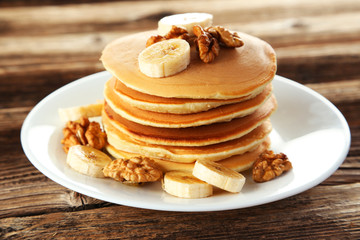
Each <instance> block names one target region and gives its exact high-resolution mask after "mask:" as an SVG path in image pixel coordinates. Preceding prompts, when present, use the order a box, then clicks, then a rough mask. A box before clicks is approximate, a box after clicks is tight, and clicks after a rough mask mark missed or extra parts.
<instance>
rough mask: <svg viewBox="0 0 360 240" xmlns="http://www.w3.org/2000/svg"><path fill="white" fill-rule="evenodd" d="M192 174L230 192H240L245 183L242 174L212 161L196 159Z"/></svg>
mask: <svg viewBox="0 0 360 240" xmlns="http://www.w3.org/2000/svg"><path fill="white" fill-rule="evenodd" d="M192 174H193V175H194V176H195V177H197V178H199V179H200V180H202V181H204V182H207V183H209V184H211V185H214V186H216V187H218V188H221V189H224V190H226V191H229V192H232V193H238V192H240V191H241V189H242V187H243V186H244V184H245V177H244V176H243V175H242V174H240V173H238V172H236V171H234V170H231V169H230V168H227V167H225V166H223V165H221V164H219V163H216V162H212V161H205V160H198V161H196V162H195V165H194V169H193V172H192Z"/></svg>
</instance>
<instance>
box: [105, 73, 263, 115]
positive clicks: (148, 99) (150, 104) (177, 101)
mask: <svg viewBox="0 0 360 240" xmlns="http://www.w3.org/2000/svg"><path fill="white" fill-rule="evenodd" d="M110 81H115V85H114V93H115V94H116V95H117V96H118V97H119V99H120V100H121V101H122V102H123V103H124V104H127V105H130V106H132V107H137V108H140V109H143V110H148V111H153V112H161V113H174V114H188V113H197V112H202V111H207V110H209V109H212V108H215V107H219V106H221V105H225V104H231V103H236V102H242V101H245V100H248V99H251V98H253V97H255V96H256V95H258V94H259V93H261V92H262V91H263V90H264V88H259V89H258V90H259V92H252V93H251V94H249V95H247V96H244V97H240V98H234V99H225V100H223V99H191V98H163V97H158V96H154V95H149V94H145V93H142V92H138V91H135V90H134V89H131V88H128V87H127V86H126V85H125V84H123V83H122V82H121V81H119V80H117V79H116V78H114V77H113V79H111V80H110ZM264 87H266V86H264Z"/></svg>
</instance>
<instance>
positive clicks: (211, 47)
mask: <svg viewBox="0 0 360 240" xmlns="http://www.w3.org/2000/svg"><path fill="white" fill-rule="evenodd" d="M193 31H194V34H195V36H196V37H197V38H196V39H195V44H196V48H197V50H198V51H199V56H200V59H201V60H202V61H203V62H204V63H210V62H212V61H214V59H215V57H217V56H218V55H219V51H220V46H219V42H218V40H217V39H216V38H214V37H213V36H212V35H211V34H210V33H208V32H206V31H205V30H204V29H203V28H202V27H201V26H199V25H195V26H194V27H193Z"/></svg>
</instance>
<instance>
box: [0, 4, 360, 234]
mask: <svg viewBox="0 0 360 240" xmlns="http://www.w3.org/2000/svg"><path fill="white" fill-rule="evenodd" d="M195 11H201V12H209V13H212V14H214V18H215V23H216V24H221V25H225V26H228V27H229V28H232V29H235V30H240V31H244V32H248V33H250V34H253V35H256V36H258V37H260V38H263V39H265V40H266V41H268V42H269V43H270V44H271V45H272V46H273V47H274V48H275V50H276V52H277V55H278V63H279V65H278V74H279V75H282V76H285V77H288V78H291V79H293V80H296V81H298V82H300V83H303V84H305V85H307V86H309V87H310V88H312V89H314V90H316V91H318V92H319V93H321V94H323V95H324V96H325V97H327V98H328V99H329V100H330V101H332V102H333V103H334V104H335V105H336V106H337V107H338V108H339V109H340V111H341V112H342V113H343V114H344V116H345V117H346V119H347V121H348V123H349V125H350V129H351V134H352V144H351V149H350V152H349V154H348V156H347V158H346V160H345V161H344V163H343V164H342V165H341V167H340V168H339V169H338V170H337V171H336V172H335V173H334V174H333V175H332V176H331V177H329V178H328V179H327V180H326V181H324V182H323V183H321V184H320V185H318V186H316V187H314V188H312V189H310V190H308V191H306V192H303V193H301V194H298V195H296V196H293V197H290V198H287V199H284V200H281V201H277V202H273V203H270V204H266V205H262V206H257V207H252V208H247V209H238V210H231V211H220V212H204V213H181V212H164V211H153V210H144V209H137V208H132V207H126V206H119V205H114V204H110V203H106V202H102V201H100V200H96V199H93V198H89V197H86V196H83V195H80V194H78V193H75V192H73V191H71V190H69V189H66V188H64V187H62V186H60V185H59V184H57V183H55V182H53V181H51V180H50V179H48V178H47V177H45V176H44V175H43V174H42V173H41V172H39V171H38V170H37V169H35V167H33V166H32V165H31V163H30V162H29V161H28V159H27V158H26V156H25V155H24V153H23V151H22V148H21V145H20V138H19V135H20V129H21V125H22V122H23V120H24V119H25V117H26V115H27V114H28V112H29V111H30V110H31V109H32V107H34V106H35V105H36V103H37V102H39V101H40V100H41V99H42V98H44V97H45V96H46V95H48V94H50V93H51V92H52V91H54V90H55V89H57V88H59V87H61V86H63V85H65V84H67V83H69V82H71V81H74V80H76V79H78V78H80V77H83V76H86V75H89V74H92V73H95V72H99V71H102V70H103V67H102V65H101V64H100V62H99V60H98V59H99V56H100V52H101V50H102V49H103V47H104V46H105V45H106V44H107V43H108V42H110V41H111V40H113V39H115V38H117V37H120V36H123V35H126V34H129V33H133V32H138V31H142V30H148V29H154V28H156V26H157V21H158V20H159V19H160V18H161V17H163V16H165V15H168V14H172V13H180V12H195ZM0 106H1V109H0V154H1V157H0V239H32V238H37V239H53V238H54V239H79V238H86V239H93V238H112V239H114V238H124V239H128V238H132V239H138V238H147V239H158V238H170V239H184V238H185V239H189V238H201V239H205V238H206V239H207V238H212V239H224V238H234V239H235V238H236V239H359V238H360V213H359V212H360V173H359V170H360V113H359V110H360V1H358V0H342V1H338V0H316V1H314V0H302V1H300V0H299V1H296V0H294V1H286V0H276V1H266V0H251V1H235V0H234V1H232V0H228V1H221V0H213V1H204V0H200V1H177V0H172V1H69V0H65V1H60V0H46V1H40V0H31V1H26V0H3V1H0ZM309 167H311V166H309Z"/></svg>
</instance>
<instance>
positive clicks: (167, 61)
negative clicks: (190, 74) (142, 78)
mask: <svg viewBox="0 0 360 240" xmlns="http://www.w3.org/2000/svg"><path fill="white" fill-rule="evenodd" d="M138 61H139V68H140V71H141V72H142V73H144V74H145V75H147V76H149V77H154V78H160V77H168V76H171V75H174V74H176V73H178V72H181V71H183V70H184V69H186V67H187V66H188V65H189V63H190V45H189V43H188V42H187V41H185V40H182V39H169V40H165V41H161V42H158V43H155V44H153V45H151V46H149V47H147V48H145V49H144V50H143V51H142V52H141V53H140V54H139V58H138Z"/></svg>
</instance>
